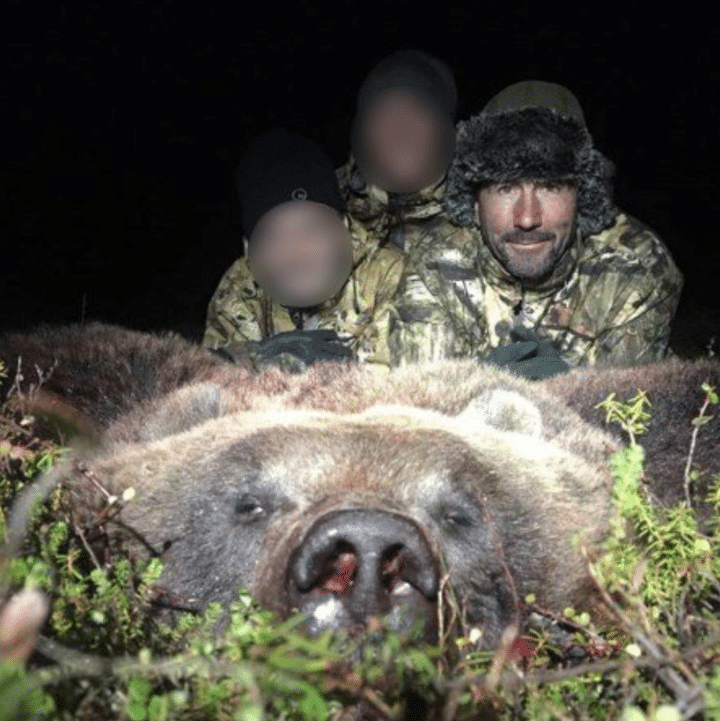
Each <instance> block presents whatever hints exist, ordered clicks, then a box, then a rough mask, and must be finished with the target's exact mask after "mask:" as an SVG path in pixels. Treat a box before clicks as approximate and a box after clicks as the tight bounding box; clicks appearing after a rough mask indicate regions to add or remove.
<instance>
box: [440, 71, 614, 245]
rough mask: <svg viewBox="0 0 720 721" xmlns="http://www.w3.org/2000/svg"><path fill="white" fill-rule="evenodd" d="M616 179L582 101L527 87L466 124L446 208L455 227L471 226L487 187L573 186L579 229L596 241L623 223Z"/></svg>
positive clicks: (552, 89)
mask: <svg viewBox="0 0 720 721" xmlns="http://www.w3.org/2000/svg"><path fill="white" fill-rule="evenodd" d="M573 101H574V102H573ZM528 103H530V104H528ZM612 171H613V166H612V163H610V161H609V160H607V159H606V158H605V157H604V156H603V155H602V154H601V153H600V151H598V150H597V149H596V148H595V147H594V146H593V142H592V138H591V137H590V133H589V132H588V130H587V128H586V127H585V121H584V118H583V115H582V110H581V109H580V105H579V103H578V102H577V100H576V99H575V96H574V95H572V93H570V91H569V90H567V89H566V88H563V87H562V86H559V85H555V84H553V83H543V82H540V81H525V82H523V83H517V84H516V85H512V86H510V87H509V88H506V90H504V91H502V92H501V93H499V94H498V95H497V96H496V97H495V98H493V99H492V100H491V101H490V103H488V106H486V108H485V109H484V110H483V111H482V113H480V114H479V115H477V116H475V117H474V118H471V119H470V120H467V121H465V122H461V123H459V125H458V134H457V145H456V154H455V159H454V160H453V162H452V165H451V166H450V170H449V171H448V181H447V189H446V193H445V205H446V207H447V211H448V215H449V216H450V218H451V219H452V220H453V221H455V222H456V223H458V224H460V225H465V226H471V225H474V224H475V211H474V205H475V201H476V200H477V193H478V190H479V189H480V188H482V187H483V186H485V185H489V184H491V183H498V182H507V181H512V180H520V179H521V180H566V181H571V182H572V183H574V185H575V186H576V188H577V194H578V200H577V202H578V229H579V230H580V233H581V234H582V235H583V236H587V235H592V234H594V233H598V232H600V231H601V230H604V229H605V228H608V227H610V226H611V225H612V223H613V221H614V218H615V215H616V208H615V204H614V203H613V198H612Z"/></svg>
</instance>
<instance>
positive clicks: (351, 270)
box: [203, 130, 403, 370]
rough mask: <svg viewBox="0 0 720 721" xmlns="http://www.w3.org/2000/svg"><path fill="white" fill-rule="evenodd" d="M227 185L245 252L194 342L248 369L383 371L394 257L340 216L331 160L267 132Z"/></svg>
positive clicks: (295, 139)
mask: <svg viewBox="0 0 720 721" xmlns="http://www.w3.org/2000/svg"><path fill="white" fill-rule="evenodd" d="M236 181H237V188H238V194H239V198H240V209H241V214H242V227H243V233H244V236H245V245H246V253H245V256H244V257H242V258H240V259H239V260H237V261H235V263H233V265H232V266H231V267H230V268H229V269H228V271H227V272H226V273H225V275H224V276H223V278H222V280H221V281H220V284H219V286H218V288H217V290H216V291H215V293H214V295H213V297H212V300H211V301H210V306H209V308H208V315H207V325H206V330H205V335H204V339H203V344H204V345H205V346H207V347H209V348H211V349H213V350H216V351H219V352H221V354H222V355H225V356H229V357H230V358H231V359H233V360H240V359H250V360H251V361H252V362H253V363H254V365H255V366H256V367H261V366H263V365H264V364H265V363H267V362H278V363H279V364H280V365H282V366H283V367H285V368H289V369H292V370H302V368H304V367H305V366H306V365H308V364H310V363H312V362H314V361H316V360H342V359H355V360H359V361H363V362H367V363H374V364H377V365H378V367H387V366H388V364H389V361H390V357H389V348H388V325H389V314H390V308H391V305H390V304H391V300H392V297H393V294H394V293H395V291H396V289H397V286H398V283H399V280H400V277H401V274H402V268H403V258H402V254H401V253H400V252H399V251H396V250H393V249H389V248H379V247H378V246H377V243H375V242H374V241H373V240H372V239H371V238H370V237H369V236H368V234H367V233H366V232H365V231H364V229H363V228H362V226H360V225H359V224H358V223H357V222H355V221H353V220H351V219H350V218H349V217H348V215H347V213H346V209H345V204H344V202H343V200H342V197H341V196H340V192H339V189H338V186H337V181H336V178H335V173H334V169H333V166H332V162H331V161H330V158H329V157H328V156H327V155H326V154H325V153H324V152H323V151H321V150H320V148H318V147H317V146H315V145H314V144H313V143H311V142H310V141H308V140H305V139H304V138H301V137H299V136H296V135H294V134H291V133H288V132H287V131H284V130H272V131H269V132H268V133H265V134H264V135H262V136H260V137H259V138H257V139H256V140H255V142H254V143H253V145H252V147H251V148H250V150H249V151H248V153H247V155H246V156H245V157H244V158H243V160H242V162H241V163H240V166H239V167H238V171H237V174H236Z"/></svg>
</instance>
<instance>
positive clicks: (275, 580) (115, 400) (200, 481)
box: [0, 324, 718, 644]
mask: <svg viewBox="0 0 720 721" xmlns="http://www.w3.org/2000/svg"><path fill="white" fill-rule="evenodd" d="M19 353H20V354H22V356H23V358H25V359H32V360H27V361H26V360H24V361H23V368H25V369H27V368H28V365H29V364H31V365H32V366H33V367H34V366H35V365H36V364H37V365H38V367H39V368H40V369H41V370H43V371H45V370H49V369H50V368H51V367H53V366H54V368H53V370H52V373H50V375H49V376H48V377H46V378H45V380H44V381H43V386H42V389H41V393H42V392H45V393H47V394H52V395H53V397H57V398H59V399H65V401H67V402H69V403H70V404H71V405H72V406H73V407H77V408H78V409H79V410H80V411H81V412H82V413H83V414H86V415H87V417H88V418H89V419H91V421H92V422H94V423H96V424H97V425H98V426H99V428H100V429H101V431H102V432H103V443H102V444H101V447H100V449H99V450H96V451H94V452H92V453H91V454H89V455H86V456H85V457H83V458H80V459H79V460H78V465H77V467H78V472H77V473H76V474H75V475H74V476H73V477H72V478H70V479H69V480H68V481H67V485H68V487H69V489H70V490H71V494H72V498H73V506H74V514H75V517H76V520H77V522H78V523H79V524H83V525H85V524H86V525H88V526H92V525H93V524H96V522H97V517H98V512H100V511H101V510H102V509H104V508H105V507H106V505H107V496H108V494H109V495H111V496H115V497H122V496H123V493H124V491H127V490H128V489H132V492H133V493H134V496H133V497H132V498H131V499H130V500H127V502H125V503H123V504H121V505H122V510H121V512H120V514H119V515H118V516H115V517H114V519H113V521H112V522H111V521H107V522H106V530H107V532H108V533H109V534H110V536H111V537H114V536H117V537H120V536H123V535H125V530H126V529H128V528H129V529H131V530H132V537H133V538H134V539H135V540H136V541H137V540H140V544H139V545H138V548H143V549H145V550H149V551H150V552H152V553H156V554H158V555H160V556H161V557H162V558H163V559H164V561H165V564H166V565H165V572H164V575H163V579H162V584H163V586H164V587H165V588H166V590H167V591H168V593H169V594H170V596H171V597H174V598H179V599H181V601H182V602H183V603H184V604H186V605H197V606H198V607H203V606H205V605H206V604H207V603H209V602H211V601H215V600H217V601H221V602H228V601H230V600H232V599H233V598H234V597H235V595H236V593H237V591H238V589H239V588H241V587H247V588H249V589H250V590H251V591H252V592H253V593H255V594H256V595H258V596H259V597H260V598H261V599H263V600H264V601H266V602H267V603H269V604H270V605H273V606H275V607H277V608H279V609H280V610H281V611H283V612H287V611H289V610H291V607H292V604H293V603H294V596H293V591H292V589H291V588H289V585H288V582H287V578H288V573H287V568H288V559H289V558H291V557H292V556H293V554H294V553H296V551H297V549H298V547H299V546H300V545H301V544H302V542H303V539H305V538H306V536H307V534H308V533H309V529H312V528H313V527H314V524H316V523H317V522H318V519H322V518H324V517H326V516H327V515H328V514H331V513H333V512H335V511H338V510H343V509H354V508H358V509H373V510H376V511H379V512H383V513H392V514H395V515H401V516H403V517H407V518H408V519H410V520H411V521H412V523H413V524H414V526H416V527H417V528H419V529H420V530H421V533H422V534H423V536H424V537H425V538H426V539H427V542H428V544H429V546H430V547H431V548H432V549H433V551H434V552H435V553H436V554H437V555H438V556H439V557H441V558H443V559H444V561H445V563H447V565H448V568H449V572H450V579H451V583H452V586H453V588H454V589H455V591H456V592H457V594H458V597H459V598H460V599H461V601H462V603H463V606H464V608H465V611H466V613H467V617H468V620H469V621H471V622H472V623H476V624H478V625H479V626H482V627H483V629H484V639H485V642H486V644H492V643H495V642H496V641H497V640H498V638H499V634H500V633H501V631H502V628H503V627H504V626H505V625H507V624H509V623H513V622H514V621H515V620H516V618H517V615H518V609H519V606H520V602H521V601H522V599H523V597H524V596H525V594H527V593H530V592H532V593H534V594H535V595H536V597H537V599H538V602H539V603H541V604H544V605H546V606H548V607H550V608H555V609H558V610H559V609H562V608H563V607H564V606H566V605H569V604H574V605H578V606H582V605H584V604H583V602H584V601H587V599H588V597H589V596H590V595H591V590H590V584H589V580H588V577H587V573H586V570H585V569H586V561H585V558H584V556H583V553H582V552H581V543H585V544H588V545H589V546H592V545H594V544H595V543H597V542H598V541H599V540H600V539H601V538H602V537H603V535H604V533H605V532H606V529H607V526H608V521H609V513H610V478H609V472H608V470H607V464H606V461H607V458H608V455H609V454H610V453H611V452H612V451H613V450H615V449H617V448H618V447H619V445H620V444H619V442H618V440H617V437H616V436H613V435H611V434H609V433H607V432H606V431H605V430H603V429H602V428H601V427H599V426H601V425H602V424H601V423H600V422H598V419H597V418H596V416H595V415H594V413H595V412H594V411H593V410H592V409H591V408H589V407H588V404H590V405H594V404H595V402H596V397H597V395H598V394H599V395H601V396H602V397H604V395H607V394H604V395H603V394H602V388H603V387H605V386H607V387H608V388H610V389H613V390H617V391H618V393H619V395H620V396H621V397H623V395H625V392H624V389H625V388H626V387H629V386H630V385H634V384H635V381H638V385H640V386H641V387H646V388H647V389H648V390H649V391H650V393H651V398H652V397H653V396H655V397H656V399H657V402H660V403H661V405H662V407H663V408H665V409H666V410H665V411H663V413H665V415H664V416H663V418H664V419H665V421H664V422H665V424H666V425H667V426H668V427H672V423H673V422H674V421H673V417H672V408H673V400H672V399H673V397H674V396H673V394H675V396H682V397H683V399H685V397H686V396H685V395H683V394H689V393H690V390H692V389H694V387H695V386H696V385H697V382H696V381H697V379H698V374H702V373H704V372H705V370H706V369H704V368H702V369H701V368H700V366H692V364H677V365H674V364H659V365H657V366H646V367H643V368H638V369H629V370H628V371H622V370H600V369H598V370H597V371H583V372H576V373H572V374H569V375H568V376H565V377H561V378H558V379H556V380H554V381H548V382H545V383H542V384H540V383H534V384H533V383H529V382H527V381H524V380H522V379H519V378H516V377H514V376H511V375H510V374H508V373H505V372H503V371H500V370H497V369H494V368H491V367H483V366H478V364H476V363H474V362H472V361H455V362H446V363H438V364H432V365H428V366H417V367H408V368H404V369H398V370H395V371H392V372H390V373H388V374H379V373H378V372H377V371H372V370H369V369H368V368H364V367H360V366H355V365H342V364H327V365H326V364H322V365H318V366H316V367H313V368H311V369H310V370H309V371H308V372H306V373H305V374H302V375H298V376H288V375H285V374H283V373H281V372H280V371H277V370H272V369H270V370H268V371H266V372H264V373H262V374H254V373H252V372H250V371H249V370H247V369H243V368H236V367H234V366H231V365H227V364H224V363H222V362H220V361H219V360H217V359H215V358H214V357H213V356H212V355H211V354H209V353H207V352H206V351H203V350H202V349H198V348H196V347H194V346H192V345H191V344H188V343H186V342H185V341H182V340H181V339H179V338H177V337H156V336H150V335H146V334H140V333H133V332H131V331H125V330H122V329H117V328H113V327H108V326H102V325H97V324H95V325H91V326H75V327H71V328H66V329H60V330H57V331H52V330H45V331H43V332H41V333H40V334H37V335H35V336H30V337H24V336H19V335H12V336H8V335H6V336H0V358H2V359H4V360H5V361H6V362H10V363H11V364H12V362H13V359H14V358H15V357H16V356H17V355H18V354H19ZM54 360H57V364H55V363H54ZM43 364H45V368H43ZM11 367H12V365H11ZM713 369H715V370H714V371H713V372H716V366H712V368H711V369H710V370H713ZM26 373H27V371H24V374H26ZM44 375H46V376H47V373H45V374H44ZM666 377H672V378H673V379H675V380H674V381H673V382H672V383H670V384H666V383H665V380H664V379H665V378H666ZM616 378H617V379H618V380H619V381H622V382H623V383H625V385H624V386H623V387H620V388H617V389H616V388H615V379H616ZM584 379H586V380H584ZM623 379H624V380H623ZM26 383H27V381H26ZM621 385H622V383H621ZM666 385H667V387H665V386H666ZM688 386H689V388H688ZM591 389H595V395H593V393H592V392H591ZM634 390H635V389H634V388H633V390H632V392H634ZM608 392H609V391H608ZM583 394H585V395H583ZM602 397H600V398H597V401H599V400H602ZM691 397H692V394H690V395H687V398H691ZM660 398H664V399H665V400H664V401H659V399H660ZM562 399H567V401H568V403H569V404H570V405H572V406H573V407H574V408H575V409H576V410H577V412H576V410H573V409H572V408H570V407H569V405H566V404H565V402H563V400H562ZM58 402H61V401H58ZM682 403H683V404H685V405H686V406H687V408H686V410H685V411H683V412H684V413H685V414H686V415H687V413H690V409H691V408H692V407H693V404H694V403H695V401H694V400H687V401H686V400H683V401H682ZM663 404H664V405H663ZM685 405H683V407H685ZM581 415H583V416H584V417H585V418H586V419H588V421H592V423H590V422H588V421H584V420H583V419H582V418H581ZM665 430H666V429H664V428H662V429H660V430H654V431H652V433H649V434H648V438H649V439H651V440H652V439H655V438H657V439H660V440H658V441H657V442H656V441H654V440H653V443H654V444H655V445H654V446H653V447H652V452H651V454H650V455H652V456H653V457H654V462H655V464H656V467H657V469H658V470H657V473H658V474H660V475H662V470H663V468H664V464H665V463H669V461H665V460H663V452H664V449H663V447H662V434H663V433H664V432H665ZM653 433H654V434H655V435H653ZM709 438H710V443H709V444H708V445H709V446H710V450H711V451H712V452H714V453H717V445H718V444H717V440H718V438H717V435H715V436H712V435H710V436H709ZM716 457H717V456H715V458H716ZM703 458H704V457H703ZM708 458H710V456H708ZM651 460H652V459H651ZM703 462H704V461H703ZM653 472H654V473H655V472H656V471H653ZM673 482H676V483H681V480H680V481H675V480H674V478H670V477H669V476H668V477H665V476H663V477H662V480H661V481H660V484H661V485H662V484H663V483H665V484H666V485H668V486H669V485H670V484H671V483H673ZM101 489H102V490H101ZM238 499H244V500H243V502H242V503H239V501H238ZM248 499H250V500H249V501H248ZM247 508H250V509H252V515H251V516H248V511H247ZM458 519H459V520H458Z"/></svg>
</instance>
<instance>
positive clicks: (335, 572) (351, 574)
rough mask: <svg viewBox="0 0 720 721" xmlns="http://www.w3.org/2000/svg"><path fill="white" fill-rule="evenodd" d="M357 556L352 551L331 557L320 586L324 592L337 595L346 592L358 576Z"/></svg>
mask: <svg viewBox="0 0 720 721" xmlns="http://www.w3.org/2000/svg"><path fill="white" fill-rule="evenodd" d="M357 570H358V562H357V556H356V555H355V553H354V552H352V551H347V550H346V551H344V552H342V553H339V554H338V555H337V556H336V557H335V558H333V559H330V563H329V565H328V569H327V571H326V572H325V573H324V574H322V575H321V577H320V582H319V583H318V588H319V589H320V591H321V592H324V593H333V594H335V595H336V596H342V595H343V594H345V593H346V592H347V590H348V588H349V587H350V586H352V584H353V582H354V581H355V576H357Z"/></svg>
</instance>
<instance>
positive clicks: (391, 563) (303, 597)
mask: <svg viewBox="0 0 720 721" xmlns="http://www.w3.org/2000/svg"><path fill="white" fill-rule="evenodd" d="M289 571H290V573H289V586H290V589H289V590H290V595H291V597H294V598H293V600H294V602H295V605H296V606H297V608H298V609H299V610H301V611H304V612H305V613H307V614H308V616H309V622H308V625H309V630H310V632H311V633H319V632H320V631H321V630H323V629H324V628H333V629H336V630H339V629H345V630H348V631H353V632H358V631H361V630H362V629H364V628H365V627H366V625H367V623H368V621H369V620H370V618H372V617H374V616H379V615H383V616H387V619H386V623H387V624H388V625H389V627H390V628H393V629H394V630H396V631H399V632H401V633H410V632H418V631H419V632H420V635H422V636H424V637H425V638H426V639H427V640H431V641H432V640H435V639H434V638H432V636H433V634H434V633H435V632H436V623H437V610H436V608H437V592H438V586H439V570H438V563H437V559H436V558H435V554H433V552H432V550H431V548H430V545H429V544H428V542H427V540H426V539H425V536H424V534H423V532H422V531H421V530H420V528H419V526H418V525H417V524H416V523H415V522H414V521H412V520H411V519H409V518H406V517H404V516H401V515H399V514H396V513H390V512H386V511H378V510H372V509H352V510H343V511H333V512H331V513H328V514H327V515H325V516H323V517H322V518H321V519H319V520H318V521H316V522H315V524H314V525H313V526H312V527H311V529H310V531H309V532H308V533H307V535H306V536H305V539H304V540H303V542H302V544H301V545H300V546H299V548H298V549H297V550H296V551H295V553H294V554H293V557H292V559H291V561H290V569H289Z"/></svg>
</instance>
